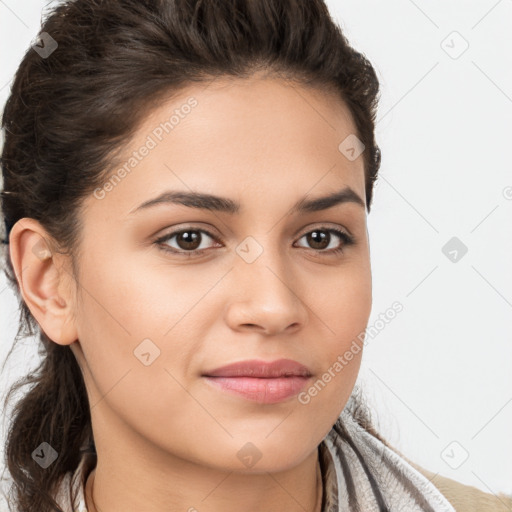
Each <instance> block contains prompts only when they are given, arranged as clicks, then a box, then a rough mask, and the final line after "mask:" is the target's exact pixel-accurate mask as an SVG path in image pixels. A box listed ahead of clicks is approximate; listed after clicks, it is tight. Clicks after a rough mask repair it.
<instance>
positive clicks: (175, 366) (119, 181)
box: [71, 78, 371, 471]
mask: <svg viewBox="0 0 512 512" xmlns="http://www.w3.org/2000/svg"><path fill="white" fill-rule="evenodd" d="M172 116H174V117H172ZM166 122H167V124H165V123H166ZM355 133H356V130H355V127H354V124H353V120H352V118H351V115H350V112H349V110H348V108H347V107H346V106H345V105H344V104H343V103H342V102H341V101H340V100H339V99H338V98H336V97H334V96H330V95H328V94H326V93H325V92H324V93H322V92H318V91H313V90H310V89H305V88H303V87H299V86H298V85H296V84H294V85H293V86H292V85H291V84H290V83H287V82H284V81H282V80H278V79H270V78H266V79H256V78H253V79H251V80H244V81H240V80H235V81H227V80H217V81H215V82H213V83H212V84H210V85H209V86H208V88H205V85H204V84H202V85H200V86H192V87H189V88H187V89H186V90H183V91H182V92H180V94H179V95H177V96H174V97H173V98H172V99H170V100H168V101H166V102H163V103H161V104H160V105H159V106H158V108H156V109H155V110H154V111H152V113H151V114H150V115H149V116H148V117H147V118H145V119H144V121H143V124H141V125H140V126H139V128H138V131H137V133H136V134H135V136H134V137H133V139H132V140H131V141H130V143H129V145H127V146H126V147H125V148H124V155H123V156H122V158H121V159H120V161H121V163H120V164H119V165H118V166H117V167H116V168H115V169H114V170H113V173H112V175H111V179H110V180H109V181H105V182H104V183H103V184H102V186H101V187H100V188H98V189H97V190H96V191H95V193H94V194H93V195H91V196H90V197H88V198H87V200H86V201H85V203H84V205H83V209H82V211H81V216H82V219H83V231H82V238H81V241H80V251H81V252H80V259H79V275H78V282H79V283H80V285H79V286H78V287H77V288H76V294H77V297H78V299H79V300H77V302H76V303H75V305H74V308H75V309H74V311H73V322H74V324H75V327H76V332H77V338H78V340H77V341H76V342H75V343H72V344H71V347H72V350H73V352H74V354H75V356H76V357H77V359H78V361H79V363H80V366H81V368H82V371H83V373H84V378H85V381H86V386H87V390H88V394H89V398H90V405H91V414H92V419H93V428H94V429H95V437H97V438H100V436H101V435H107V433H108V435H109V436H112V439H114V442H124V441H126V442H128V440H129V442H130V443H131V444H132V445H133V444H134V443H137V444H138V446H139V448H141V449H142V447H145V448H146V449H148V450H154V451H155V453H158V454H160V455H159V456H161V457H162V456H165V457H168V458H172V457H179V458H180V459H184V460H187V461H192V462H194V463H198V464H202V465H206V466H210V467H216V468H224V469H229V470H238V471H239V470H240V468H243V465H242V464H241V460H242V459H241V458H240V454H243V453H245V452H244V451H243V450H245V451H249V452H252V453H250V454H251V455H255V456H256V457H258V454H260V455H259V456H260V457H261V459H260V460H259V462H258V463H257V464H256V465H255V466H254V468H253V469H248V470H252V471H277V470H281V469H285V468H288V467H291V466H293V465H295V464H298V463H299V462H300V461H301V460H303V459H304V458H305V457H307V456H308V454H310V453H311V452H312V451H314V450H315V449H316V447H317V446H318V444H319V443H320V442H321V441H322V439H323V438H324V437H325V436H326V434H327V433H328V432H329V430H330V429H331V427H332V425H333V424H334V422H335V421H336V418H337V417H338V415H339V414H340V412H341V410H342V409H343V407H344V405H345V404H346V402H347V399H348V397H349V395H350V393H351V392H352V389H353V386H354V383H355V380H356V377H357V373H358V370H359V364H360V358H361V354H362V351H361V345H362V342H361V333H363V332H364V330H365V327H366V324H367V322H368V317H369V315H370V310H371V270H370V259H369V247H368V238H367V225H366V207H365V195H364V192H365V180H364V168H363V157H362V155H361V156H359V157H357V158H355V159H354V158H351V159H350V158H347V157H346V156H345V154H344V153H343V152H341V151H340V149H339V146H340V143H341V142H342V141H344V140H345V139H346V138H347V137H348V136H350V135H353V134H355ZM144 147H145V148H146V149H145V150H144V149H143V148H144ZM125 164H126V165H125ZM123 165H124V172H123V171H122V170H121V168H123ZM341 191H344V194H342V195H341V200H340V201H338V202H334V203H333V204H329V205H326V204H323V206H324V208H320V207H321V206H322V205H321V204H317V203H313V204H316V208H314V207H309V208H302V209H301V208H299V207H297V205H299V206H300V205H301V204H302V206H305V203H306V202H311V201H314V200H315V199H318V198H320V197H325V196H330V195H332V194H337V193H339V192H341ZM176 192H181V193H184V194H190V193H197V194H208V195H209V196H218V197H221V198H224V199H223V200H219V199H217V200H214V201H210V203H209V204H210V208H209V209H204V208H198V207H197V206H201V204H200V202H198V201H197V199H196V200H195V201H194V200H192V199H184V196H182V201H181V202H172V201H166V200H164V199H165V198H164V197H160V196H162V194H165V193H176ZM159 197H160V200H159V201H158V202H153V203H152V204H146V205H144V203H147V202H150V201H152V200H153V199H155V198H159ZM169 198H170V197H169V196H168V197H167V199H169ZM343 198H344V200H343ZM358 198H359V199H360V201H361V202H359V201H358ZM194 204H195V206H196V207H194ZM203 206H204V202H203ZM221 206H223V208H221ZM228 206H229V207H228ZM325 206H329V207H327V208H325ZM358 336H359V339H358ZM354 341H356V342H357V344H354ZM356 346H357V349H356V348H355V347H356ZM347 352H350V353H351V355H352V357H350V355H348V356H347ZM278 359H291V360H293V361H296V362H298V363H300V364H302V365H304V366H305V367H307V368H308V369H309V372H310V374H311V376H310V377H309V378H294V379H293V381H294V383H295V384H297V386H298V387H294V386H291V387H290V386H288V385H287V384H283V380H281V381H279V382H280V383H279V382H278V381H275V382H276V383H277V384H275V386H277V387H279V386H282V388H279V389H280V390H281V392H279V390H278V391H275V387H274V388H273V387H272V385H271V384H269V383H267V384H265V383H263V384H261V381H260V387H257V389H256V390H254V388H251V389H253V393H251V391H250V389H248V388H247V387H246V388H244V389H245V393H242V394H240V393H236V392H233V391H229V390H227V389H225V388H223V387H221V386H220V385H219V382H220V380H219V379H217V380H215V379H208V378H206V377H205V374H208V373H211V372H212V371H213V370H215V369H217V368H219V367H222V366H224V365H227V364H231V363H236V362H241V361H246V360H259V361H263V362H271V361H275V360H278ZM342 360H343V361H342ZM337 362H338V364H337ZM340 367H341V368H340ZM230 382H231V383H233V382H234V379H231V380H229V379H227V380H225V383H226V385H227V386H231V384H230ZM241 382H242V381H241V380H240V379H238V384H233V385H234V386H235V387H236V385H238V386H241V387H242V388H243V386H244V385H245V386H251V385H252V384H251V383H250V382H249V381H247V380H246V381H244V382H245V384H244V383H241ZM248 382H249V383H248ZM251 382H254V380H252V381H251ZM315 383H316V385H315ZM295 384H294V385H295ZM265 386H266V387H265ZM283 389H284V391H283ZM315 390H316V391H315ZM265 391H266V392H267V395H266V396H267V398H266V399H264V394H265ZM114 426H115V427H114ZM109 429H110V430H109ZM116 440H117V441H116ZM292 440H293V442H292ZM247 443H251V444H250V445H248V444H247ZM241 449H242V452H240V450H241Z"/></svg>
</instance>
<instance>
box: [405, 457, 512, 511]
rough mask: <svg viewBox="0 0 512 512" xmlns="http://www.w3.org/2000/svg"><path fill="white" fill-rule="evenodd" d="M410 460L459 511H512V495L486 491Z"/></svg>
mask: <svg viewBox="0 0 512 512" xmlns="http://www.w3.org/2000/svg"><path fill="white" fill-rule="evenodd" d="M408 462H409V464H410V465H411V466H412V467H413V468H415V469H416V470H417V471H419V472H420V473H421V474H422V475H423V476H425V477H426V478H428V479H429V480H430V481H431V482H432V483H433V484H434V485H435V486H436V487H437V488H438V489H439V490H440V491H441V493H442V494H443V496H445V497H446V499H447V500H448V501H449V502H450V503H451V504H452V505H453V508H454V509H455V510H456V511H457V512H512V496H507V495H505V494H502V493H499V494H497V495H494V494H490V493H486V492H483V491H481V490H479V489H477V488H476V487H472V486H471V485H464V484H461V483H460V482H457V481H456V480H452V479H450V478H447V477H445V476H441V475H439V473H432V472H431V471H428V470H426V469H424V468H422V467H420V466H418V465H417V464H414V463H413V462H411V461H408Z"/></svg>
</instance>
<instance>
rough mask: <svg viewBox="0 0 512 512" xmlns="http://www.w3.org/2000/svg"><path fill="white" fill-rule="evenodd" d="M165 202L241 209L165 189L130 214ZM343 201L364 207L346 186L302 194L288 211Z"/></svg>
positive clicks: (203, 196) (217, 199) (200, 195)
mask: <svg viewBox="0 0 512 512" xmlns="http://www.w3.org/2000/svg"><path fill="white" fill-rule="evenodd" d="M167 203H171V204H181V205H183V206H187V207H189V208H197V209H200V210H210V211H217V212H224V213H229V214H231V215H233V214H235V213H240V210H241V205H240V203H237V202H236V201H233V200H232V199H229V198H226V197H220V196H215V195H211V194H206V193H201V192H184V191H166V192H163V193H162V194H160V195H159V196H157V197H155V198H153V199H149V200H148V201H145V202H144V203H142V204H141V205H139V206H138V207H137V208H135V209H133V210H131V211H130V214H133V213H135V212H138V211H140V210H145V209H147V208H150V207H152V206H157V205H160V204H167ZM343 203H355V204H358V205H359V206H362V207H363V208H365V207H366V205H365V203H364V201H363V200H362V199H361V197H360V196H359V195H358V194H357V193H356V192H355V191H354V190H353V189H352V188H350V187H349V186H346V187H344V188H342V189H341V190H339V191H338V192H333V193H331V194H329V195H326V196H322V197H317V198H314V199H308V198H307V196H304V197H303V198H302V199H300V200H299V201H297V202H296V203H295V204H294V205H293V207H292V209H291V212H290V213H292V214H294V213H311V212H318V211H322V210H327V209H328V208H332V207H333V206H336V205H339V204H343Z"/></svg>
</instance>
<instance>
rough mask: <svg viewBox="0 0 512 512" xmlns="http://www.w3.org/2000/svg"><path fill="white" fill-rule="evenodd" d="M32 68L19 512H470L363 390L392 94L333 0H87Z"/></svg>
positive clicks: (13, 460)
mask: <svg viewBox="0 0 512 512" xmlns="http://www.w3.org/2000/svg"><path fill="white" fill-rule="evenodd" d="M37 48H38V51H37V50H36V49H34V51H29V52H28V53H27V54H26V55H25V57H24V59H23V61H22V63H21V65H20V67H19V70H18V72H17V74H16V77H15V81H14V84H13V87H12V92H11V95H10V97H9V99H8V102H7V104H6V108H5V112H4V117H3V128H4V130H5V145H4V148H3V153H2V160H1V162H2V173H3V179H4V191H3V192H2V209H3V214H4V217H5V224H6V238H8V249H9V251H8V255H7V258H6V264H7V267H6V270H7V274H8V277H9V279H10V281H11V282H12V284H13V286H14V289H15V290H16V292H17V293H18V297H19V300H20V306H21V317H20V320H21V323H20V332H19V333H18V334H30V333H31V332H36V331H39V332H40V340H41V349H42V355H43V360H42V364H41V367H40V371H39V372H38V373H37V375H34V376H29V377H28V378H27V383H32V384H34V385H33V387H32V388H31V389H30V391H29V392H28V393H26V395H25V396H24V397H23V398H22V399H21V400H20V401H19V402H18V403H17V404H16V408H15V410H14V415H13V421H12V423H11V426H10V430H9V435H8V439H7V443H6V461H7V467H8V469H9V472H10V473H11V475H12V477H13V481H14V485H13V492H12V504H13V506H14V510H23V511H24V512H25V511H26V512H31V511H36V510H37V511H38V512H40V511H50V510H51V511H59V512H63V511H64V512H68V511H79V512H83V511H88V512H110V511H117V510H123V511H130V510H134V511H135V510H137V511H141V510H142V511H145V512H157V511H158V512H160V511H164V510H166V511H167V510H188V511H195V510H197V511H219V510H222V511H230V510H239V509H244V510H252V511H260V510H261V511H263V510H265V511H267V510H287V511H291V512H295V511H303V510H307V511H311V512H333V511H338V510H339V511H341V510H360V511H368V510H379V511H384V510H390V511H394V510H408V511H416V510H422V511H453V510H460V509H459V508H458V503H457V499H456V498H452V499H451V500H450V499H449V497H450V493H453V492H455V493H457V492H458V489H460V488H462V489H464V491H465V493H466V491H469V490H470V488H466V487H465V486H461V485H460V484H456V483H454V484H453V483H450V482H449V483H448V486H447V487H446V488H443V486H442V485H441V484H438V485H439V488H438V487H436V485H434V484H433V483H432V482H431V481H430V479H431V478H432V475H428V474H427V472H426V471H425V470H423V469H422V468H418V467H416V468H415V467H413V465H411V464H410V463H409V462H408V461H407V460H406V459H405V458H404V457H403V456H402V455H401V454H399V453H397V452H396V451H395V450H393V449H392V448H391V447H389V446H388V445H387V443H386V442H385V441H384V440H383V439H382V438H381V437H380V436H379V434H378V433H377V432H375V430H374V429H373V427H372V426H371V423H370V420H369V418H368V416H367V414H366V412H365V409H364V406H363V404H362V401H361V399H360V397H359V394H358V390H357V389H356V388H355V382H356V377H357V374H358V370H359V366H360V361H361V357H362V348H363V343H364V332H365V327H366V324H367V322H368V318H369V315H370V310H371V293H372V291H371V268H370V258H369V241H368V236H367V227H366V219H367V213H369V211H370V206H371V201H372V190H373V184H374V182H375V180H376V178H377V172H378V169H379V164H380V153H379V149H378V147H377V145H376V142H375V138H374V119H375V109H376V107H377V96H378V80H377V78H376V75H375V72H374V70H373V68H372V66H371V64H370V63H369V62H368V61H367V60H366V59H365V58H364V56H363V55H361V54H360V53H358V52H356V51H355V50H354V49H353V48H351V47H350V46H349V44H348V42H347V41H346V40H345V38H344V36H343V35H342V33H341V31H340V29H339V27H337V26H336V25H335V24H334V23H333V21H332V19H331V18H330V17H329V14H328V10H327V8H326V6H325V5H324V3H323V2H322V1H321V0H311V1H308V2H304V1H303V0H257V1H243V0H232V1H225V0H223V1H220V0H209V1H201V0H197V1H190V0H166V1H165V0H160V1H158V0H145V1H140V0H122V1H119V0H118V1H115V0H103V1H100V0H75V1H68V2H65V3H63V4H62V5H61V6H59V7H57V8H56V9H55V10H54V12H53V13H52V14H51V16H49V17H48V18H47V19H46V21H45V23H44V25H43V27H42V32H41V42H40V44H39V45H38V46H37ZM43 50H44V51H43ZM6 241H7V240H6ZM362 333H363V334H362ZM18 387H19V386H18ZM13 391H14V389H13ZM457 485H458V486H459V487H457ZM454 486H455V487H454ZM443 489H445V490H443ZM453 489H455V491H454V490H453ZM477 492H478V491H477ZM501 498H502V499H501V500H498V499H494V497H492V496H489V495H485V494H484V493H479V495H478V497H477V498H476V499H475V500H474V501H473V502H472V504H471V506H477V507H480V508H478V510H483V508H482V504H483V503H484V501H482V500H494V501H493V502H492V506H491V508H489V510H491V509H492V510H498V509H499V507H500V506H502V504H505V506H507V504H506V501H505V500H506V498H505V497H501ZM479 500H480V501H479ZM450 501H451V502H452V503H450ZM464 510H473V509H472V508H469V506H468V508H464ZM475 510H476V509H475ZM504 510H506V509H504Z"/></svg>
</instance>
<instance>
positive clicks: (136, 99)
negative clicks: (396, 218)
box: [0, 0, 380, 512]
mask: <svg viewBox="0 0 512 512" xmlns="http://www.w3.org/2000/svg"><path fill="white" fill-rule="evenodd" d="M40 33H41V34H43V33H47V34H49V35H50V36H51V38H53V39H54V40H55V41H56V42H57V44H58V47H57V48H56V49H55V51H53V53H51V54H50V55H48V56H46V57H44V56H41V55H40V54H39V53H38V52H36V51H35V50H34V49H32V48H30V49H28V50H27V52H26V54H25V55H24V57H23V59H22V61H21V63H20V65H19V68H18V70H17V72H16V75H15V78H14V82H13V84H12V88H11V92H10V96H9V98H8V100H7V103H6V105H5V109H4V112H3V116H2V129H3V130H4V131H5V142H4V147H3V150H2V155H1V161H0V163H1V168H2V175H3V187H4V190H3V191H2V193H1V200H2V203H1V206H2V213H3V216H4V221H5V228H6V230H5V231H6V232H5V240H4V244H8V238H9V233H10V230H11V228H12V226H13V225H14V224H15V223H16V222H17V221H18V220H19V219H21V218H23V217H31V218H34V219H36V220H37V221H39V222H40V223H41V225H42V226H43V227H44V228H45V229H46V230H47V232H48V234H49V235H50V236H51V238H52V240H51V242H52V244H54V246H53V248H54V249H55V250H58V251H62V252H66V253H67V254H69V255H70V256H71V261H72V262H73V265H74V266H73V269H74V270H75V271H76V266H75V265H76V263H77V262H78V261H79V258H78V252H77V247H78V245H77V242H78V240H79V236H80V227H81V224H80V217H79V208H80V206H81V201H82V200H83V199H84V198H86V197H87V196H88V195H89V194H91V193H92V191H93V190H94V189H95V188H96V187H98V186H101V183H103V181H104V180H105V176H107V175H108V174H109V172H110V170H111V169H112V168H113V165H114V163H115V155H116V152H117V151H119V150H120V149H121V148H122V147H123V144H125V143H126V142H127V141H128V140H129V138H130V136H131V135H132V134H133V133H134V131H135V130H136V128H137V126H138V124H139V123H140V121H141V120H142V119H143V117H144V116H145V115H147V114H148V112H149V111H150V109H151V107H152V106H153V105H156V104H157V103H158V102H157V100H158V98H159V97H163V96H166V97H169V96H170V95H171V94H173V93H175V92H177V91H178V90H179V89H182V88H185V87H186V86H187V85H188V84H191V83H200V82H207V81H209V80H212V79H215V78H216V77H222V76H230V77H234V78H243V77H249V76H251V75H252V74H253V73H254V72H255V71H258V70H266V71H268V72H269V74H270V75H273V76H279V77H282V78H285V79H287V80H290V81H291V82H295V83H297V84H299V85H303V86H313V87H316V88H318V89H319V90H322V91H326V92H327V91H334V92H335V93H336V94H337V95H338V97H339V98H340V99H342V100H343V101H344V102H345V104H346V105H347V106H348V108H349V109H350V111H351V113H352V116H353V119H354V122H355V125H356V127H357V137H358V138H359V139H360V140H361V142H362V143H363V144H364V146H365V150H364V152H363V160H364V167H365V180H366V182H365V183H366V202H367V208H368V211H369V210H370V205H371V201H372V190H373V185H374V182H375V180H376V178H377V172H378V169H379V165H380V151H379V149H378V147H377V145H376V143H375V138H374V122H375V113H376V108H377V102H378V91H379V82H378V79H377V76H376V73H375V71H374V69H373V67H372V65H371V64H370V63H369V62H368V60H367V59H366V58H365V57H364V56H363V55H362V54H361V53H359V52H357V51H356V50H355V49H353V48H352V47H351V46H350V45H349V43H348V42H347V40H346V39H345V36H344V35H343V34H342V32H341V29H340V28H339V26H338V25H336V24H335V23H334V21H333V20H332V18H331V17H330V14H329V11H328V9H327V7H326V5H325V4H324V2H323V0H307V1H305V0H68V1H64V2H61V3H60V4H59V5H58V6H57V7H55V8H54V9H53V10H51V11H49V12H48V13H47V15H46V17H45V20H44V23H43V25H42V28H41V32H40ZM340 142H341V141H340ZM7 248H8V245H5V249H7ZM5 263H6V266H5V269H4V270H5V275H6V276H7V279H8V281H9V282H10V284H11V286H12V288H13V290H14V292H15V294H16V296H17V298H18V301H19V304H20V321H19V327H18V332H17V335H16V339H15V343H14V345H13V347H12V348H11V351H10V352H9V355H10V354H11V352H12V349H13V348H14V346H15V344H16V341H18V340H19V339H20V338H23V337H27V336H32V335H38V337H39V341H40V348H39V350H40V352H39V353H40V355H41V363H40V365H39V366H38V368H37V369H36V370H34V371H33V372H31V373H30V374H29V375H28V376H26V377H24V378H23V379H21V380H20V381H18V382H16V383H15V384H14V385H13V386H12V388H11V389H10V391H9V393H8V395H7V398H6V401H5V403H7V401H8V400H9V399H10V397H11V395H12V394H13V393H14V392H15V391H17V390H18V389H19V388H21V387H22V386H25V385H29V386H30V389H29V390H28V392H27V393H26V394H25V395H24V396H23V398H21V399H20V400H19V401H18V402H17V403H16V405H15V407H14V409H13V413H12V414H13V415H12V421H11V423H10V425H9V430H8V437H7V441H6V444H5V461H6V466H7V468H8V470H9V472H10V474H11V476H12V478H13V482H14V483H13V486H12V491H11V492H12V494H13V500H14V503H15V505H16V507H17V508H16V509H17V510H21V511H23V512H46V511H56V512H61V510H60V508H59V507H58V506H57V505H56V503H55V501H54V500H53V499H52V497H51V496H52V494H53V492H54V490H55V488H56V485H57V484H58V483H59V480H60V479H61V478H62V476H63V475H64V474H65V473H66V472H68V471H73V470H75V469H76V467H77V464H78V462H79V457H80V452H79V450H80V447H81V446H82V445H83V444H84V443H86V442H87V441H88V440H92V439H93V438H92V429H91V421H90V410H89V403H88V398H87V393H86V389H85V385H84V382H83V377H82V374H81V370H80V368H79V366H78V364H77V362H76V360H75V358H74V355H73V353H72V351H71V349H70V348H69V346H61V345H59V344H56V343H54V342H52V341H51V340H50V339H49V338H48V337H47V336H46V335H45V334H44V332H42V331H41V330H40V329H39V326H38V324H37V322H36V321H35V319H34V317H33V316H32V314H31V312H30V310H29V309H28V307H27V305H26V304H25V303H24V301H23V299H22V297H21V294H20V291H19V288H18V283H17V281H16V277H15V275H14V272H13V267H12V262H11V260H10V255H9V252H8V251H7V250H6V254H5ZM4 366H5V363H4ZM356 417H357V418H359V419H358V421H359V423H360V424H361V425H363V426H364V428H365V429H366V430H367V431H370V432H372V433H373V434H374V435H375V436H377V437H379V436H378V434H377V433H376V432H375V431H374V430H373V428H372V426H371V423H370V422H369V421H367V420H366V419H365V416H364V414H362V413H361V412H360V411H359V412H358V414H356ZM379 438H380V437H379ZM42 442H48V443H49V444H50V445H51V446H52V447H53V448H54V449H55V450H56V451H57V452H58V454H59V456H58V458H57V459H56V460H55V462H54V463H53V464H51V465H50V466H49V467H48V468H47V469H45V470H43V471H42V470H41V468H40V466H39V465H37V464H36V463H35V462H34V460H33V459H32V452H33V451H34V450H35V449H36V447H38V446H39V445H40V444H41V443H42Z"/></svg>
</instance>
